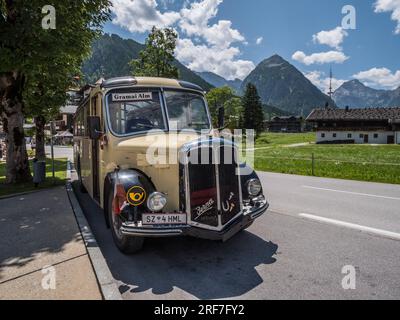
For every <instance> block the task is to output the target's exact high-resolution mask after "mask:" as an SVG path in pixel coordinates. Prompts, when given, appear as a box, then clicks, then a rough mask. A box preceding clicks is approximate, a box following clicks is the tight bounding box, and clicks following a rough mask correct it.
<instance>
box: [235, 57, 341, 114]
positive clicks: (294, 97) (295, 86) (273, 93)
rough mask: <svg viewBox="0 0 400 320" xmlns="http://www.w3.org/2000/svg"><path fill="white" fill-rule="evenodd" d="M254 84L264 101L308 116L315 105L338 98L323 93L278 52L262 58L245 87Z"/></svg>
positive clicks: (292, 112)
mask: <svg viewBox="0 0 400 320" xmlns="http://www.w3.org/2000/svg"><path fill="white" fill-rule="evenodd" d="M248 83H253V84H254V85H255V86H256V87H257V89H258V93H259V95H260V97H261V99H262V101H263V103H265V104H268V105H273V106H275V107H278V108H279V109H282V110H284V111H287V112H289V113H291V114H293V115H300V114H303V115H305V116H306V115H308V114H309V113H310V112H311V111H312V110H313V109H314V108H317V107H324V106H325V105H326V103H329V105H330V106H333V107H335V106H336V105H335V103H334V101H333V100H332V99H331V98H329V97H328V96H327V95H325V94H323V93H322V92H321V91H320V90H319V89H318V88H317V87H316V86H314V85H313V84H312V83H311V82H310V80H308V79H307V78H306V77H305V76H304V75H303V74H302V73H301V72H300V71H299V70H297V69H296V68H295V67H294V66H293V65H291V64H290V63H289V62H287V61H286V60H284V59H283V58H282V57H280V56H278V55H274V56H272V57H270V58H268V59H266V60H264V61H262V62H261V63H260V64H259V65H258V66H257V67H256V68H255V69H254V70H253V71H252V72H251V73H250V74H249V75H248V77H247V78H246V79H245V80H244V81H243V83H242V87H241V90H242V91H244V90H245V89H246V85H247V84H248Z"/></svg>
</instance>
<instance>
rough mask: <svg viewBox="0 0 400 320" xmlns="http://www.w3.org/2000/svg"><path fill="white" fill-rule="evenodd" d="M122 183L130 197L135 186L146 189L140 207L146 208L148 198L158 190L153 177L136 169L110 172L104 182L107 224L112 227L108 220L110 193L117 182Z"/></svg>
mask: <svg viewBox="0 0 400 320" xmlns="http://www.w3.org/2000/svg"><path fill="white" fill-rule="evenodd" d="M117 183H118V184H120V185H122V186H123V187H124V190H125V192H126V195H127V197H128V192H129V191H130V190H132V189H134V188H137V189H138V190H144V199H143V201H141V202H142V203H141V204H140V205H139V206H138V207H139V209H143V208H146V200H147V197H148V196H149V195H150V194H151V193H153V192H155V191H156V188H155V186H154V184H153V182H152V181H151V179H150V178H149V177H148V176H147V175H146V174H144V173H143V172H141V171H140V170H136V169H127V170H116V171H114V172H112V173H109V174H108V175H107V176H106V179H105V183H104V194H103V198H104V206H103V207H104V210H103V211H104V218H105V221H106V225H107V227H108V228H110V223H109V220H108V215H107V210H108V205H109V204H108V195H109V193H110V192H114V188H115V185H116V184H117Z"/></svg>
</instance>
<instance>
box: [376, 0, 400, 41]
mask: <svg viewBox="0 0 400 320" xmlns="http://www.w3.org/2000/svg"><path fill="white" fill-rule="evenodd" d="M374 6H375V12H377V13H380V12H391V13H392V16H391V18H392V20H394V21H397V27H396V30H395V33H396V34H400V0H377V1H376V2H375V4H374Z"/></svg>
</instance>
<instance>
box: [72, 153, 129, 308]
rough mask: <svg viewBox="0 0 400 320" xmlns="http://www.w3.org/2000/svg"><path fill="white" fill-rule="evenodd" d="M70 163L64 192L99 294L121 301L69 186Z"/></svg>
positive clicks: (105, 263)
mask: <svg viewBox="0 0 400 320" xmlns="http://www.w3.org/2000/svg"><path fill="white" fill-rule="evenodd" d="M71 169H72V166H71V162H70V161H68V164H67V181H68V182H67V185H66V190H67V194H68V198H69V200H70V203H71V207H72V210H73V211H74V214H75V218H76V221H77V223H78V226H79V229H80V232H81V235H82V238H83V240H84V242H85V246H86V250H87V252H88V255H89V259H90V261H91V263H92V266H93V269H94V272H95V274H96V278H97V282H98V284H99V286H100V289H101V293H102V295H103V298H104V299H105V300H122V296H121V293H120V292H119V290H118V287H117V284H116V283H115V280H114V278H113V276H112V274H111V271H110V269H109V268H108V265H107V262H106V260H105V259H104V256H103V254H102V252H101V250H100V248H99V245H98V244H97V241H96V238H95V237H94V235H93V233H92V230H91V229H90V226H89V223H88V221H87V220H86V217H85V215H84V214H83V211H82V208H81V206H80V205H79V202H78V199H77V198H76V196H75V193H74V190H73V188H72V184H71Z"/></svg>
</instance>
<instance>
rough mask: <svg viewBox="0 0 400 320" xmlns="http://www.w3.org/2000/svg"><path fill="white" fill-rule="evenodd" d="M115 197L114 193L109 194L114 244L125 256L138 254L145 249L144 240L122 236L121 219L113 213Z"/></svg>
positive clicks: (108, 203) (110, 220) (108, 206)
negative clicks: (119, 220) (120, 229)
mask: <svg viewBox="0 0 400 320" xmlns="http://www.w3.org/2000/svg"><path fill="white" fill-rule="evenodd" d="M113 197H114V195H113V193H112V192H109V194H108V201H107V213H108V219H109V223H110V226H111V233H112V237H113V240H114V243H115V245H116V246H117V248H118V249H119V250H120V251H121V252H122V253H124V254H133V253H137V252H138V251H140V250H141V249H142V248H143V244H144V238H143V237H133V236H126V235H123V234H121V232H120V231H119V230H118V229H119V227H118V225H119V224H118V223H119V222H118V221H117V219H119V217H117V216H114V217H113V212H112V203H113Z"/></svg>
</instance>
